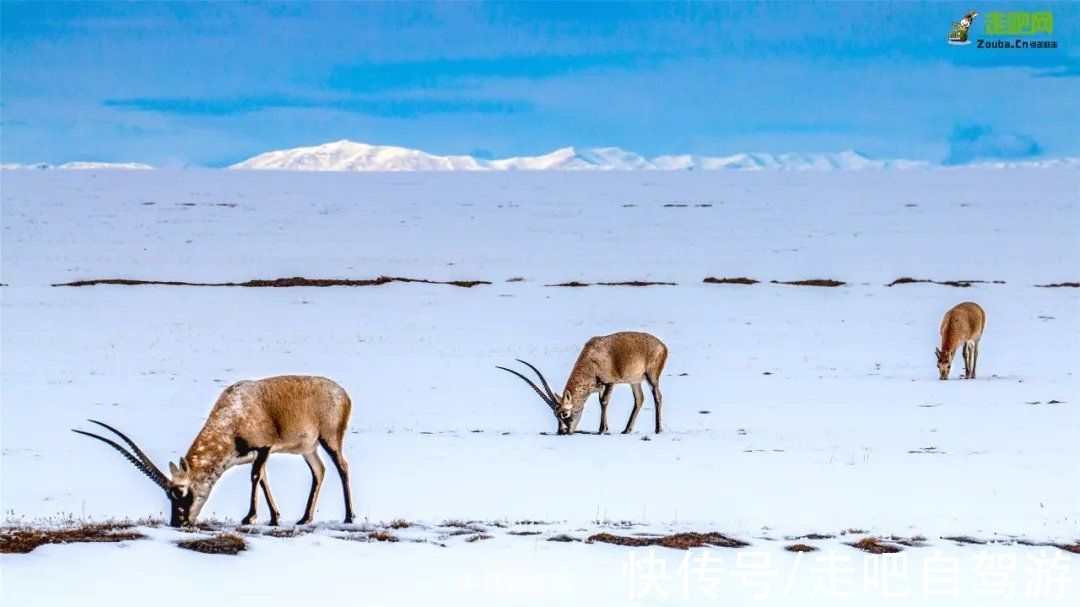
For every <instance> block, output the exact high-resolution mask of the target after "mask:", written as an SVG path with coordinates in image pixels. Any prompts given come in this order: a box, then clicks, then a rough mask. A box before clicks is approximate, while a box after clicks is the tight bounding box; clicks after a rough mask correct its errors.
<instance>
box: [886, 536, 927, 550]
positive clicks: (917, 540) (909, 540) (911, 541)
mask: <svg viewBox="0 0 1080 607" xmlns="http://www.w3.org/2000/svg"><path fill="white" fill-rule="evenodd" d="M889 540H890V541H892V542H896V543H897V544H900V545H901V546H909V547H912V548H914V547H917V546H922V545H924V542H926V537H925V536H922V535H913V536H911V537H901V536H899V535H890V536H889Z"/></svg>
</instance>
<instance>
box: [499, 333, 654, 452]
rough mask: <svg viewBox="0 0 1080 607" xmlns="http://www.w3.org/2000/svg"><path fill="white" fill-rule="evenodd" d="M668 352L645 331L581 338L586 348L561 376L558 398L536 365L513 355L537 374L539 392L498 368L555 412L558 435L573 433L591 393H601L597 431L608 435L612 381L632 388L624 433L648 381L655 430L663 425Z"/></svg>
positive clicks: (512, 371)
mask: <svg viewBox="0 0 1080 607" xmlns="http://www.w3.org/2000/svg"><path fill="white" fill-rule="evenodd" d="M667 354H668V350H667V346H665V345H664V342H662V341H660V340H659V339H657V338H656V337H654V336H652V335H649V334H648V333H635V332H629V331H627V332H623V333H612V334H611V335H604V336H600V337H594V338H592V339H590V340H589V341H587V342H585V347H584V348H582V349H581V354H579V355H578V359H577V362H576V363H574V368H573V370H571V371H570V378H569V379H567V380H566V387H565V388H563V392H562V396H559V395H557V394H555V393H554V392H553V391H552V390H551V386H550V385H548V382H547V379H545V378H544V374H543V373H541V372H540V370H539V369H537V368H536V367H534V366H533V365H531V364H529V363H527V362H525V361H523V360H520V359H518V362H520V363H522V364H523V365H525V366H527V367H529V368H530V369H532V370H533V372H534V373H536V375H537V377H539V378H540V383H541V385H543V387H544V389H543V390H541V389H540V388H539V387H538V386H537V385H536V384H535V383H533V382H532V380H530V379H529V378H528V377H526V376H524V375H522V374H521V373H518V372H517V371H514V370H513V369H507V368H506V367H497V368H499V369H502V370H503V371H506V372H507V373H513V374H514V375H516V376H518V377H520V378H521V379H523V380H524V381H525V383H527V384H529V386H530V387H531V388H532V389H533V390H534V391H536V393H537V394H538V395H539V396H540V399H541V400H543V401H544V403H545V404H546V405H547V406H548V407H550V408H551V411H552V413H554V414H555V419H556V420H557V421H558V424H559V428H558V433H559V434H573V433H574V432H576V431H577V425H578V422H579V421H580V420H581V413H582V411H583V410H584V408H585V401H586V400H587V399H588V397H589V395H590V394H592V393H594V392H597V393H599V395H600V431H599V433H600V434H607V433H608V423H607V408H608V402H610V400H611V392H612V390H613V389H614V388H615V385H616V384H630V386H631V387H632V388H633V390H634V409H633V411H632V412H631V413H630V419H629V420H628V421H627V422H626V429H624V430H623V434H629V433H630V432H632V431H633V429H634V422H635V421H636V420H637V416H638V412H639V411H640V410H641V405H642V404H643V403H644V402H645V395H644V393H643V392H642V390H641V382H643V381H647V382H649V387H650V388H652V397H653V403H654V404H655V405H656V433H657V434H659V433H660V431H661V429H662V426H661V419H660V410H661V407H662V406H663V402H664V400H663V396H662V395H661V394H660V374H661V373H662V372H663V371H664V363H665V362H667Z"/></svg>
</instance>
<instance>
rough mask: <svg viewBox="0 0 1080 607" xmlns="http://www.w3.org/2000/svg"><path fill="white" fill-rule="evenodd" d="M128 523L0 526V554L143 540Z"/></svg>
mask: <svg viewBox="0 0 1080 607" xmlns="http://www.w3.org/2000/svg"><path fill="white" fill-rule="evenodd" d="M133 526H134V525H131V524H128V523H87V524H85V525H78V526H75V527H65V528H57V529H35V528H33V527H25V526H11V527H0V554H26V553H28V552H31V551H32V550H33V549H34V548H37V547H38V546H42V545H45V544H77V543H101V542H124V541H127V540H138V539H142V538H144V537H146V536H145V535H143V534H141V533H139V532H138V531H132V530H131V528H132V527H133Z"/></svg>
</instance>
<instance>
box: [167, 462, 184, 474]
mask: <svg viewBox="0 0 1080 607" xmlns="http://www.w3.org/2000/svg"><path fill="white" fill-rule="evenodd" d="M181 461H182V460H181ZM179 471H180V469H179V468H177V467H176V464H174V463H172V462H169V474H171V475H173V476H176V473H177V472H179Z"/></svg>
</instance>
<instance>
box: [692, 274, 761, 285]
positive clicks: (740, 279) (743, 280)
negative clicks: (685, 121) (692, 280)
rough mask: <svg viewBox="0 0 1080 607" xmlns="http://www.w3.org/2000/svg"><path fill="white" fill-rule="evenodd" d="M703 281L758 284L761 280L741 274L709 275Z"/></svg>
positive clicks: (710, 282) (718, 283) (728, 283)
mask: <svg viewBox="0 0 1080 607" xmlns="http://www.w3.org/2000/svg"><path fill="white" fill-rule="evenodd" d="M701 282H704V283H707V284H710V285H756V284H757V283H759V282H761V281H760V280H754V279H753V278H747V277H745V276H739V277H738V278H717V277H715V276H707V277H705V280H702V281H701Z"/></svg>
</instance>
